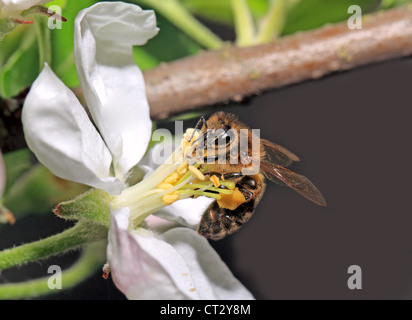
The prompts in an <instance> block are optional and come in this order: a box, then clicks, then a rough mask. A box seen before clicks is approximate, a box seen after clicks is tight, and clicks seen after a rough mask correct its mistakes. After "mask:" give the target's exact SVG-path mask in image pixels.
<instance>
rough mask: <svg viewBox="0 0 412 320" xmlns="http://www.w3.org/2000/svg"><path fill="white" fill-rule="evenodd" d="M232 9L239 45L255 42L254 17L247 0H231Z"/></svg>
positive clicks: (243, 45)
mask: <svg viewBox="0 0 412 320" xmlns="http://www.w3.org/2000/svg"><path fill="white" fill-rule="evenodd" d="M231 4H232V11H233V14H234V19H235V29H236V43H237V45H238V46H239V47H247V46H250V45H252V44H253V39H254V37H255V26H254V24H253V17H252V14H251V12H250V9H249V5H248V4H247V1H246V0H231Z"/></svg>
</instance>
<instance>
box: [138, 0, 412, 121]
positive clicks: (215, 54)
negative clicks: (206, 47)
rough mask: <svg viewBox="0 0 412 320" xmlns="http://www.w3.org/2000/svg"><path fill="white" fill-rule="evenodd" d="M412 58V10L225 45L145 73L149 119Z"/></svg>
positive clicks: (375, 15)
mask: <svg viewBox="0 0 412 320" xmlns="http://www.w3.org/2000/svg"><path fill="white" fill-rule="evenodd" d="M410 54H412V7H411V6H406V7H400V8H397V9H392V10H388V11H385V12H378V13H374V14H371V15H368V16H365V17H364V18H363V29H361V30H350V29H349V28H348V26H347V23H346V22H343V23H339V24H335V25H330V26H325V27H322V28H320V29H317V30H314V31H308V32H304V33H299V34H295V35H292V36H289V37H285V38H282V39H280V40H279V41H277V42H275V43H271V44H266V45H259V46H254V47H247V48H237V47H233V46H228V47H227V48H225V49H223V50H220V51H209V52H202V53H200V54H198V55H196V56H193V57H189V58H185V59H182V60H179V61H175V62H172V63H169V64H164V65H162V66H160V67H158V68H155V69H153V70H149V71H146V72H145V73H144V76H145V81H146V86H147V88H146V90H147V94H148V98H149V103H150V106H151V116H152V118H154V119H163V118H167V117H169V116H170V115H173V114H175V113H180V112H184V111H189V110H192V109H195V108H197V107H201V106H205V105H212V104H216V103H219V102H224V101H230V100H234V101H241V100H242V98H243V97H245V96H249V95H252V94H256V93H260V92H262V91H265V90H268V89H272V88H278V87H282V86H285V85H289V84H293V83H297V82H301V81H304V80H307V79H317V78H320V77H322V76H324V75H326V74H329V73H332V72H336V71H340V70H347V69H352V68H355V67H358V66H362V65H366V64H370V63H373V62H378V61H383V60H388V59H393V58H398V57H402V56H407V55H410Z"/></svg>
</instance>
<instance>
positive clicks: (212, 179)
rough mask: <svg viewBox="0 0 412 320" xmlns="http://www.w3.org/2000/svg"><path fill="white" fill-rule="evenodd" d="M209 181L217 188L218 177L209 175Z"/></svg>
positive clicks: (218, 184)
mask: <svg viewBox="0 0 412 320" xmlns="http://www.w3.org/2000/svg"><path fill="white" fill-rule="evenodd" d="M210 181H212V182H213V185H214V186H215V187H216V188H219V186H220V182H219V178H218V177H217V176H215V175H213V176H211V177H210Z"/></svg>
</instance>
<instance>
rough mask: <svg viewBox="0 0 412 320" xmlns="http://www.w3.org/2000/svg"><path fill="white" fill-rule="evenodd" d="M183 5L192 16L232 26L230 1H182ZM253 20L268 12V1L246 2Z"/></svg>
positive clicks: (251, 0) (255, 0)
mask: <svg viewBox="0 0 412 320" xmlns="http://www.w3.org/2000/svg"><path fill="white" fill-rule="evenodd" d="M182 3H183V5H184V6H185V7H186V8H188V9H189V10H190V11H191V12H192V13H193V14H196V15H197V16H199V17H201V18H205V19H207V20H210V21H213V22H218V23H223V24H227V25H233V14H232V5H231V3H230V0H208V1H205V0H182ZM248 4H249V7H250V11H251V12H252V15H253V17H254V18H255V19H260V18H262V17H263V16H264V14H265V13H266V12H267V11H268V10H269V0H248Z"/></svg>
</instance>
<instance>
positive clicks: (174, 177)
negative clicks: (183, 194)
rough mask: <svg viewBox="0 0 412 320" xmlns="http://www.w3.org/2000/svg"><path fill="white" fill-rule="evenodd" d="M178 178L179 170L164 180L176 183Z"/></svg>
mask: <svg viewBox="0 0 412 320" xmlns="http://www.w3.org/2000/svg"><path fill="white" fill-rule="evenodd" d="M177 179H179V175H178V174H177V172H172V173H171V174H169V176H168V177H167V178H166V179H164V180H163V182H166V183H175V182H176V181H177Z"/></svg>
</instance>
